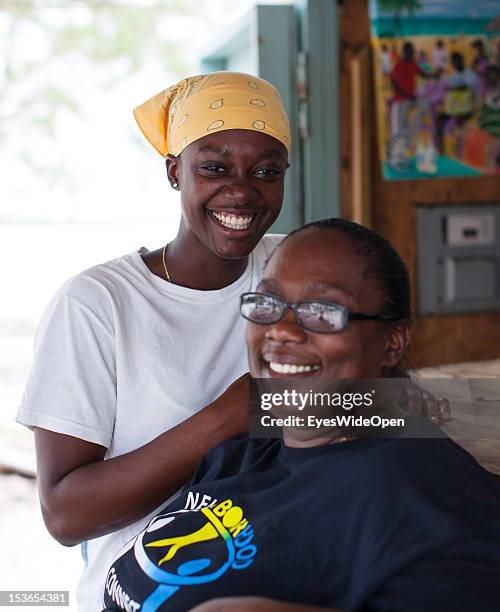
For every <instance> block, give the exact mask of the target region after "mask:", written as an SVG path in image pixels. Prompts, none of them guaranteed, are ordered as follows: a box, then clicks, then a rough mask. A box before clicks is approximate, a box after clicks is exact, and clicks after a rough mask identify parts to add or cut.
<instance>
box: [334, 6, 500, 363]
mask: <svg viewBox="0 0 500 612" xmlns="http://www.w3.org/2000/svg"><path fill="white" fill-rule="evenodd" d="M332 1H333V0H332ZM367 4H368V3H367V0H347V1H344V2H343V3H342V9H341V18H340V39H341V49H340V62H341V68H340V75H341V87H340V91H341V100H340V112H341V122H340V124H341V181H342V185H341V193H342V212H343V215H344V216H345V217H347V218H353V214H354V212H353V205H352V171H353V163H354V162H355V158H354V159H353V156H352V142H351V139H352V132H353V130H352V121H355V120H356V117H355V116H354V115H353V107H352V103H351V102H352V101H351V92H352V83H351V73H352V70H351V68H350V66H351V62H352V58H353V56H355V55H356V54H358V53H359V52H360V50H361V49H363V48H365V47H366V48H368V49H370V28H369V18H368V6H367ZM370 65H371V66H373V58H372V54H371V49H370ZM372 81H373V79H372ZM365 91H366V95H367V96H369V97H370V105H371V108H372V113H371V114H369V115H368V116H367V117H366V119H365V118H364V117H363V116H361V117H359V118H358V120H359V121H361V122H362V123H364V125H363V126H362V128H363V129H364V130H366V131H367V132H368V133H369V137H368V142H369V147H370V156H371V162H370V163H371V172H370V173H369V177H370V180H371V185H370V189H369V190H368V192H369V193H371V206H372V211H371V218H372V220H373V227H374V228H375V229H376V230H377V231H379V232H380V233H382V234H383V235H384V236H386V237H387V238H388V239H389V240H390V241H391V242H392V244H394V246H395V247H396V248H397V249H398V251H399V252H400V253H401V255H402V257H403V258H404V260H405V262H406V263H407V265H408V267H409V269H410V274H411V280H412V286H413V287H415V282H416V244H415V236H416V232H415V210H416V207H417V206H419V205H423V206H425V205H431V204H439V205H443V204H466V203H471V202H474V203H481V204H483V203H488V202H500V179H499V178H498V177H494V176H491V177H482V178H449V179H430V180H422V179H421V180H414V181H384V180H382V176H381V170H380V160H379V159H378V149H377V146H376V144H377V142H376V139H377V133H376V123H375V121H376V112H375V96H374V89H373V82H372V83H370V84H367V86H366V88H365ZM414 296H415V291H414ZM414 308H415V304H414ZM499 356H500V313H499V312H492V313H487V314H471V315H453V316H426V317H415V327H414V334H413V341H412V347H411V351H410V361H411V363H412V364H413V365H414V366H415V367H418V366H428V365H429V366H430V365H439V364H445V363H457V362H461V361H475V360H481V359H492V358H494V357H499Z"/></svg>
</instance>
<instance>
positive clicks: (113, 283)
mask: <svg viewBox="0 0 500 612" xmlns="http://www.w3.org/2000/svg"><path fill="white" fill-rule="evenodd" d="M137 257H140V255H139V253H138V252H135V253H129V254H127V255H123V256H121V257H117V258H115V259H113V260H110V261H107V262H105V263H102V264H98V265H96V266H92V267H90V268H87V269H86V270H84V271H82V272H80V273H79V274H76V275H75V276H73V277H71V278H69V279H68V280H67V281H66V282H64V283H63V284H62V286H61V287H60V288H59V289H58V290H57V291H56V293H55V294H54V296H53V297H52V299H51V300H50V302H49V303H48V305H47V306H46V308H45V311H44V313H43V316H42V318H41V321H40V324H39V326H38V333H37V336H39V335H40V334H41V333H43V332H44V331H45V330H47V329H48V327H53V326H54V324H55V322H56V321H57V322H58V325H59V326H60V325H63V324H64V325H66V326H71V325H72V322H74V321H75V320H81V318H82V317H83V318H85V319H86V320H93V321H95V322H96V323H101V324H104V326H105V327H106V328H107V329H108V331H111V330H112V328H113V320H114V315H115V307H116V303H117V301H119V300H120V296H123V295H124V294H125V293H126V292H127V291H128V292H129V293H130V286H131V285H133V284H135V285H136V286H137V283H140V282H141V280H140V268H137V269H134V266H136V267H137V262H136V258H137ZM134 277H135V278H134ZM122 301H123V300H122Z"/></svg>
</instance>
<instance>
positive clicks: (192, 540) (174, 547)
mask: <svg viewBox="0 0 500 612" xmlns="http://www.w3.org/2000/svg"><path fill="white" fill-rule="evenodd" d="M218 535H219V534H218V533H217V530H216V529H215V527H214V526H213V525H212V524H211V523H207V524H206V525H204V526H203V527H201V528H200V529H198V530H197V531H194V532H193V533H189V534H187V535H184V536H177V537H175V538H167V539H166V540H157V541H156V542H150V543H149V544H146V546H148V547H149V546H154V547H161V546H170V550H169V551H168V552H167V554H166V555H165V556H164V557H162V558H161V559H160V560H159V561H158V565H161V564H162V563H165V561H170V559H173V557H174V556H175V553H176V552H177V551H178V550H180V549H181V548H184V547H185V546H189V545H190V544H199V543H200V542H206V541H208V540H214V539H215V538H217V537H218Z"/></svg>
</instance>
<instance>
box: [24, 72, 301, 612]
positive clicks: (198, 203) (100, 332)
mask: <svg viewBox="0 0 500 612" xmlns="http://www.w3.org/2000/svg"><path fill="white" fill-rule="evenodd" d="M135 117H136V120H137V122H138V124H139V126H140V128H141V130H142V131H143V133H144V135H145V136H146V138H147V139H148V140H149V142H150V143H151V144H152V145H153V146H154V147H155V148H156V150H157V151H158V152H159V153H160V154H161V155H162V156H164V157H165V159H166V167H167V174H168V180H169V181H170V184H171V186H172V188H173V189H177V190H180V192H181V206H182V220H181V224H180V228H179V233H178V235H177V237H176V238H175V240H174V241H173V242H172V243H170V244H168V245H164V246H163V247H162V248H160V249H158V250H155V251H151V252H149V251H145V250H143V251H134V252H132V253H129V254H127V255H125V256H123V257H119V258H117V259H115V260H113V261H111V262H107V263H105V264H101V265H98V266H95V267H93V268H91V269H89V270H86V271H85V272H83V273H81V274H79V275H77V276H76V277H74V278H73V279H71V280H69V281H68V282H67V283H66V284H65V285H64V286H63V287H62V288H61V289H60V291H59V292H58V293H57V295H56V296H55V298H54V299H53V301H52V302H51V304H50V305H49V307H48V308H47V311H46V313H45V315H44V318H43V320H42V323H41V324H40V327H39V330H38V334H37V339H36V345H35V359H34V364H33V368H32V371H31V374H30V377H29V380H28V383H27V386H26V390H25V394H24V397H23V401H22V405H21V407H20V409H19V412H18V415H17V420H18V421H19V422H20V423H22V424H24V425H27V426H29V427H32V428H34V429H35V441H36V447H37V461H38V479H39V488H40V499H41V506H42V511H43V515H44V519H45V522H46V524H47V527H48V529H49V531H50V532H51V533H52V535H53V536H54V537H55V538H56V539H57V540H58V541H59V542H61V543H62V544H64V545H67V546H72V545H75V544H77V543H80V542H84V551H83V552H84V554H85V555H86V557H87V562H86V563H87V564H86V568H85V572H84V575H83V577H82V580H81V582H80V586H79V591H78V603H79V609H81V610H84V611H92V612H93V611H95V610H98V609H101V608H100V606H101V603H102V585H103V583H104V579H105V576H106V571H107V568H108V567H109V565H110V562H111V561H112V559H113V556H114V555H115V554H116V553H117V552H118V551H119V550H120V548H121V547H122V546H123V545H124V544H125V543H126V542H127V541H128V540H129V539H130V537H132V535H133V534H135V533H136V532H137V530H138V527H139V526H140V525H141V524H142V523H143V522H144V521H147V520H148V518H149V517H150V516H152V515H153V514H154V511H155V510H156V509H157V508H158V507H159V506H160V505H161V504H163V503H164V502H165V499H166V498H167V497H169V496H171V495H172V494H174V492H175V491H176V490H178V489H179V487H180V486H181V485H182V484H183V483H184V482H185V481H186V480H188V478H189V477H190V475H191V474H192V472H193V471H194V468H195V467H196V465H197V464H198V462H199V460H200V459H201V457H202V456H203V454H204V453H205V452H206V451H207V450H208V449H209V448H211V447H213V446H215V445H217V444H218V443H219V442H221V441H222V440H224V439H225V438H227V437H230V436H232V435H235V434H238V433H240V432H243V431H245V430H246V427H247V407H246V402H245V401H244V398H245V397H246V394H247V391H248V388H247V385H248V382H247V378H246V375H245V374H244V373H245V372H246V370H247V365H246V352H245V349H244V339H243V322H242V320H241V319H240V317H239V314H238V297H239V295H240V294H241V293H243V292H245V291H252V290H253V289H254V288H255V286H256V284H257V282H258V281H259V277H260V274H261V271H262V269H263V266H264V262H265V260H266V259H267V257H268V256H269V255H270V253H271V251H272V250H273V247H274V246H275V245H276V244H277V242H278V241H279V239H280V238H279V237H278V236H271V235H269V236H264V234H265V232H266V231H267V230H268V229H269V228H270V226H271V225H272V223H273V222H274V221H275V219H276V218H277V216H278V214H279V212H280V208H281V205H282V201H283V189H284V176H285V171H286V168H287V165H288V163H287V155H288V151H289V148H290V131H289V127H288V121H287V118H286V113H285V111H284V108H283V105H282V103H281V100H280V98H279V94H278V92H277V90H276V89H275V88H274V87H273V86H272V85H270V84H269V83H267V82H266V81H263V80H262V79H259V78H257V77H254V76H250V75H246V74H238V73H230V72H219V73H212V74H208V75H205V76H197V77H192V78H188V79H184V80H183V81H181V82H180V83H178V84H177V85H175V86H173V87H171V88H169V89H167V90H165V91H163V92H161V93H160V94H158V95H157V96H155V97H153V98H151V99H150V100H148V101H147V102H146V103H145V104H143V105H142V106H140V107H139V108H137V109H136V110H135ZM235 380H236V382H235V383H234V384H232V385H231V383H232V382H233V381H235ZM228 387H229V388H228ZM226 389H227V390H226ZM104 459H106V461H104ZM87 541H88V542H87Z"/></svg>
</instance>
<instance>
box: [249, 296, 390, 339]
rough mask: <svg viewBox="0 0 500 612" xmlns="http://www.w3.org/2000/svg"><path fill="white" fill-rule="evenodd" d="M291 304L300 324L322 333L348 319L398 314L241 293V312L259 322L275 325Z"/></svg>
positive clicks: (379, 318) (335, 329)
mask: <svg viewBox="0 0 500 612" xmlns="http://www.w3.org/2000/svg"><path fill="white" fill-rule="evenodd" d="M288 308H290V309H291V310H293V312H294V313H295V320H296V321H297V325H299V327H302V328H303V329H307V330H308V331H312V332H316V333H320V334H334V333H336V332H339V331H342V330H343V329H345V327H346V326H347V323H348V322H349V321H396V320H397V319H400V318H401V317H399V316H398V315H383V314H372V313H366V312H349V310H348V309H347V308H346V307H345V306H341V305H340V304H335V303H334V302H320V301H316V300H306V301H304V302H297V303H295V304H292V303H290V302H287V301H286V300H282V299H281V298H279V297H276V296H275V295H271V294H270V293H244V294H243V295H242V296H241V297H240V312H241V315H242V316H243V317H244V318H245V319H247V320H248V321H251V322H252V323H257V324H258V325H272V324H273V323H277V322H278V321H281V319H282V318H283V317H284V316H285V312H286V311H287V309H288Z"/></svg>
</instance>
